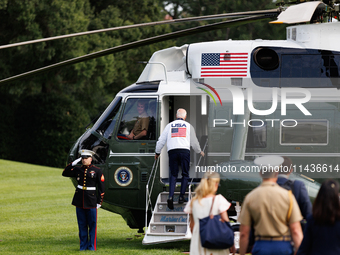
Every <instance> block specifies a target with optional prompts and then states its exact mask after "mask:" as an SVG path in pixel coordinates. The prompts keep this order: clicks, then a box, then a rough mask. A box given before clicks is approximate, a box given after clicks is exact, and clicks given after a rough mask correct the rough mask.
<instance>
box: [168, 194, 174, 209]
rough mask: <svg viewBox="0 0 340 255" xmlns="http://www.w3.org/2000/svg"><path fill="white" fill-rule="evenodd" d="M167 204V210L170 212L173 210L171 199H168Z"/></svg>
mask: <svg viewBox="0 0 340 255" xmlns="http://www.w3.org/2000/svg"><path fill="white" fill-rule="evenodd" d="M167 202H168V208H169V209H170V210H173V209H174V201H173V199H172V197H170V198H169V199H168V201H167Z"/></svg>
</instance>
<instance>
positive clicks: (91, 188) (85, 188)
mask: <svg viewBox="0 0 340 255" xmlns="http://www.w3.org/2000/svg"><path fill="white" fill-rule="evenodd" d="M77 188H78V189H82V190H96V187H83V186H81V185H78V186H77Z"/></svg>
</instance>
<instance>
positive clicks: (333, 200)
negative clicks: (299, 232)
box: [297, 180, 340, 255]
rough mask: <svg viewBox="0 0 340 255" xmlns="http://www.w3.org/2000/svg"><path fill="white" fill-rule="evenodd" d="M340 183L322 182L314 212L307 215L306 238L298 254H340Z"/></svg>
mask: <svg viewBox="0 0 340 255" xmlns="http://www.w3.org/2000/svg"><path fill="white" fill-rule="evenodd" d="M339 241H340V201H339V183H338V182H337V181H334V180H327V181H325V182H323V183H322V185H321V187H320V190H319V192H318V195H317V196H316V199H315V201H314V204H313V213H312V215H309V216H308V217H307V225H306V228H305V231H304V238H303V240H302V243H301V245H300V247H299V250H298V252H297V255H307V254H308V255H317V254H327V255H339V254H340V242H339Z"/></svg>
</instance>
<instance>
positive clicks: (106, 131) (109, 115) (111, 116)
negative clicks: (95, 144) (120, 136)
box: [93, 97, 122, 139]
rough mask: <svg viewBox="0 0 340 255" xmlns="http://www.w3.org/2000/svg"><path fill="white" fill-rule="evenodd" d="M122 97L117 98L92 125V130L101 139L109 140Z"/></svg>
mask: <svg viewBox="0 0 340 255" xmlns="http://www.w3.org/2000/svg"><path fill="white" fill-rule="evenodd" d="M121 102H122V97H117V98H115V99H114V101H113V102H112V103H111V105H110V106H109V107H108V109H107V110H106V111H105V112H104V114H103V115H102V116H101V117H100V119H99V120H98V121H97V123H96V124H95V125H94V127H93V128H94V129H95V130H96V131H97V132H98V133H99V134H100V135H102V136H103V137H105V138H107V139H110V138H111V136H112V132H113V129H114V127H115V124H116V121H117V118H118V115H119V114H117V113H118V111H119V109H120V105H121Z"/></svg>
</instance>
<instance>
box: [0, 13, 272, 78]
mask: <svg viewBox="0 0 340 255" xmlns="http://www.w3.org/2000/svg"><path fill="white" fill-rule="evenodd" d="M272 17H274V15H272V16H270V15H262V16H251V17H245V18H239V19H235V20H228V21H222V22H218V23H214V24H209V25H204V26H199V27H194V28H188V29H185V30H180V31H176V32H172V33H168V34H164V35H159V36H155V37H150V38H146V39H142V40H139V41H135V42H130V43H127V44H123V45H119V46H116V47H113V48H109V49H105V50H102V51H98V52H94V53H90V54H87V55H84V56H80V57H76V58H72V59H69V60H66V61H62V62H59V63H56V64H52V65H49V66H45V67H42V68H39V69H35V70H32V71H29V72H26V73H22V74H18V75H15V76H12V77H9V78H5V79H2V80H0V85H1V84H4V83H8V82H11V81H15V80H19V79H23V78H26V77H29V76H32V75H36V74H40V73H44V72H47V71H50V70H53V69H57V68H61V67H64V66H68V65H72V64H76V63H79V62H83V61H86V60H90V59H94V58H98V57H102V56H105V55H109V54H113V53H116V52H120V51H125V50H129V49H133V48H137V47H141V46H145V45H149V44H153V43H157V42H162V41H166V40H171V39H175V38H178V37H183V36H188V35H193V34H197V33H202V32H208V31H211V30H216V29H222V28H228V27H234V26H239V25H244V24H248V23H251V22H253V21H255V20H257V21H260V20H265V19H268V18H272Z"/></svg>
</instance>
